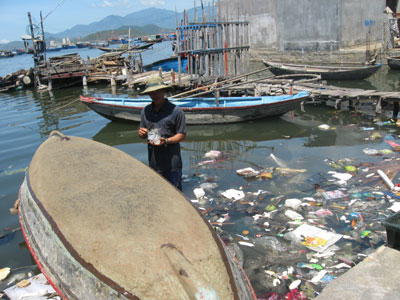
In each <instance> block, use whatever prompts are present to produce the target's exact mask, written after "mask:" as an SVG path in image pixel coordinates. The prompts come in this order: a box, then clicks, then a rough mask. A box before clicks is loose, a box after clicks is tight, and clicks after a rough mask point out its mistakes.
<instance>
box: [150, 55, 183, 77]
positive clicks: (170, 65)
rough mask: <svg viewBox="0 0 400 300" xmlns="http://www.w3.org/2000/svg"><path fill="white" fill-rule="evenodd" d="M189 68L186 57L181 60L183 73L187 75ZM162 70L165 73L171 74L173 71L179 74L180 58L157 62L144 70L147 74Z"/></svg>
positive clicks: (174, 57) (175, 57)
mask: <svg viewBox="0 0 400 300" xmlns="http://www.w3.org/2000/svg"><path fill="white" fill-rule="evenodd" d="M187 67H188V59H187V58H186V57H182V58H181V72H182V73H187ZM160 68H161V69H162V70H163V71H165V72H169V71H171V70H174V71H175V72H179V64H178V57H177V56H173V57H169V58H165V59H161V60H157V61H155V62H153V63H151V64H148V65H145V66H143V70H144V71H145V72H148V71H158V70H159V69H160Z"/></svg>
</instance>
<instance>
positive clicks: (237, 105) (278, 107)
mask: <svg viewBox="0 0 400 300" xmlns="http://www.w3.org/2000/svg"><path fill="white" fill-rule="evenodd" d="M308 97H309V93H308V92H300V93H298V94H295V95H280V96H261V97H220V98H214V97H211V98H187V99H182V100H175V99H171V100H170V101H171V102H173V103H174V104H175V105H178V106H179V107H180V108H181V109H182V110H183V111H184V112H185V115H186V123H187V124H223V123H237V122H244V121H249V120H255V119H260V118H265V117H273V116H280V115H283V114H285V113H286V112H288V111H291V110H294V109H296V108H298V106H299V104H300V103H301V102H302V101H304V100H306V99H307V98H308ZM81 101H82V102H83V103H85V104H86V105H87V106H88V107H89V108H91V109H92V110H94V111H95V112H97V113H98V114H100V115H102V116H103V117H105V118H107V119H110V120H113V121H125V122H140V112H141V110H142V109H143V108H144V107H145V106H146V105H148V104H150V103H151V99H150V98H142V99H132V98H103V97H84V96H81Z"/></svg>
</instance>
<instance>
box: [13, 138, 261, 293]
mask: <svg viewBox="0 0 400 300" xmlns="http://www.w3.org/2000/svg"><path fill="white" fill-rule="evenodd" d="M19 219H20V223H21V228H22V232H23V235H24V238H25V240H26V243H27V245H28V248H29V250H30V251H31V253H32V255H33V258H34V259H35V261H36V262H37V264H38V266H39V268H40V270H41V271H42V273H43V274H44V275H45V276H46V278H47V279H48V281H49V283H50V284H51V285H52V286H53V287H54V289H55V290H56V291H57V293H58V295H59V296H60V297H61V298H62V299H70V300H72V299H96V300H108V299H120V300H128V299H131V300H132V299H182V300H189V299H207V300H217V299H221V300H222V299H223V300H256V299H257V297H256V295H255V293H254V291H253V289H252V287H251V284H250V282H249V280H248V278H247V276H246V274H245V272H244V271H243V269H242V267H241V266H240V263H239V262H238V260H237V259H236V258H235V257H234V255H233V254H231V252H230V250H229V249H228V247H227V246H226V245H225V244H224V243H223V242H222V240H221V239H220V238H219V236H218V235H217V233H216V232H215V230H214V229H213V228H212V226H211V225H210V223H209V222H208V221H207V219H205V217H204V216H203V215H202V213H201V212H199V211H198V210H197V209H196V208H195V207H194V206H193V205H192V203H191V202H190V201H189V200H188V199H186V198H185V196H184V195H183V194H182V193H181V192H180V191H178V190H177V189H175V188H174V187H173V186H172V185H171V184H170V183H169V182H168V181H166V180H165V179H164V178H163V177H162V176H160V175H159V174H158V173H157V172H155V171H154V170H153V169H151V168H150V167H148V166H147V165H145V164H144V163H142V162H141V161H138V160H136V159H135V158H133V157H132V156H130V155H128V154H126V153H124V152H123V151H121V150H119V149H117V148H114V147H111V146H108V145H105V144H102V143H98V142H94V141H92V140H89V139H85V138H80V137H73V136H64V135H63V134H62V133H60V132H57V131H53V132H52V133H51V134H50V136H49V138H48V139H47V140H46V141H45V142H43V143H42V144H41V146H40V147H39V148H38V149H37V151H36V152H35V154H34V156H33V158H32V161H31V163H30V165H29V168H28V171H27V173H26V175H25V179H24V181H23V184H22V185H21V188H20V193H19Z"/></svg>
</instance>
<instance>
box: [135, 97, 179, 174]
mask: <svg viewBox="0 0 400 300" xmlns="http://www.w3.org/2000/svg"><path fill="white" fill-rule="evenodd" d="M153 126H154V128H160V133H161V137H164V138H169V137H172V136H174V135H175V134H177V133H182V134H186V119H185V114H184V112H183V111H182V110H181V109H180V107H178V106H176V105H175V104H173V103H171V102H169V101H168V100H166V101H165V103H164V105H163V106H162V107H161V109H160V110H159V111H158V112H156V111H155V110H154V109H153V103H152V104H149V105H147V106H146V107H145V108H144V109H143V110H142V113H141V120H140V125H139V127H144V128H147V129H149V128H150V127H153ZM147 148H148V158H149V165H150V167H151V168H153V169H154V170H156V171H158V172H165V171H178V170H181V169H182V157H181V146H180V144H179V143H177V144H164V145H163V146H153V145H151V144H148V146H147Z"/></svg>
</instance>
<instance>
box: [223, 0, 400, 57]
mask: <svg viewBox="0 0 400 300" xmlns="http://www.w3.org/2000/svg"><path fill="white" fill-rule="evenodd" d="M399 2H400V1H399V0H248V1H242V0H220V1H219V3H218V4H217V13H218V18H219V19H220V20H222V21H230V20H248V21H249V22H250V25H249V26H250V45H251V47H252V48H269V49H275V50H277V51H303V52H307V51H335V50H339V49H342V48H346V47H353V46H358V45H366V44H367V43H383V42H384V41H385V40H387V39H388V38H387V37H388V36H390V32H389V26H388V22H387V16H385V14H384V10H385V8H386V7H389V8H390V9H391V10H392V11H393V12H394V13H396V12H397V11H398V10H400V8H398V6H399Z"/></svg>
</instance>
